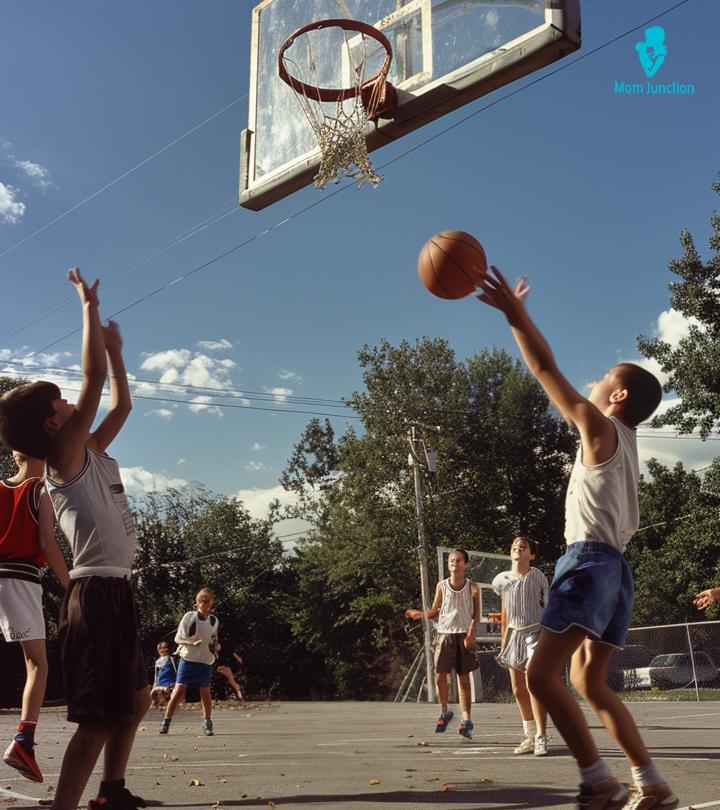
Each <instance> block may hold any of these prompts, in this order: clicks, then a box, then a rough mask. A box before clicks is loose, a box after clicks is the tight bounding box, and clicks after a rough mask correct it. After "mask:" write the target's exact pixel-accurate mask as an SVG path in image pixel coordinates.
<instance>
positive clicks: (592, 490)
mask: <svg viewBox="0 0 720 810" xmlns="http://www.w3.org/2000/svg"><path fill="white" fill-rule="evenodd" d="M610 421H611V422H612V423H613V425H615V430H616V431H617V437H618V444H617V449H616V450H615V453H614V454H613V456H612V458H609V459H608V460H607V461H603V463H602V464H595V465H593V466H591V467H588V466H586V465H585V464H583V463H582V445H581V446H580V447H579V448H578V453H577V457H576V459H575V464H574V466H573V469H572V473H571V474H570V483H569V484H568V489H567V496H566V498H565V540H567V543H568V545H570V544H571V543H577V542H580V541H582V540H595V541H597V542H599V543H607V544H608V545H609V546H613V548H616V549H617V550H618V551H620V552H621V553H622V552H624V551H625V547H626V546H627V544H628V541H629V540H630V538H631V537H632V536H633V534H634V533H635V532H636V531H637V528H638V525H639V522H640V509H639V506H638V494H637V488H638V478H639V477H640V467H639V464H638V451H637V437H636V435H635V430H634V429H633V428H630V427H628V426H627V425H624V424H623V423H622V422H621V421H620V420H619V419H616V418H615V417H614V416H611V417H610Z"/></svg>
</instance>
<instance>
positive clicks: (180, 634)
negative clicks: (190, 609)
mask: <svg viewBox="0 0 720 810" xmlns="http://www.w3.org/2000/svg"><path fill="white" fill-rule="evenodd" d="M193 615H194V614H193V613H186V614H185V615H184V616H183V617H182V619H180V624H179V625H178V629H177V633H175V643H176V644H184V645H185V646H187V647H197V646H198V645H199V644H202V639H201V638H200V637H199V636H198V635H197V634H195V635H194V636H191V635H190V623H191V622H192V620H193Z"/></svg>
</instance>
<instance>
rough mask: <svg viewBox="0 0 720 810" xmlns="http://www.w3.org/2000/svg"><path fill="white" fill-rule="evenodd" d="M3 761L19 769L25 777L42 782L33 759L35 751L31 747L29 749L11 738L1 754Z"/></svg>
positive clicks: (38, 769)
mask: <svg viewBox="0 0 720 810" xmlns="http://www.w3.org/2000/svg"><path fill="white" fill-rule="evenodd" d="M3 762H4V763H5V764H6V765H9V766H10V767H11V768H15V770H17V771H19V772H20V773H21V774H22V775H23V776H24V777H25V778H26V779H29V780H30V781H31V782H42V780H43V776H42V773H41V772H40V768H38V764H37V761H36V759H35V752H34V751H33V749H32V748H31V749H30V750H29V751H28V749H27V748H25V746H24V745H23V744H22V743H21V742H18V741H17V740H13V741H12V742H11V743H10V745H9V746H8V748H7V751H5V753H4V754H3Z"/></svg>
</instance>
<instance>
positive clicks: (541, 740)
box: [533, 734, 548, 757]
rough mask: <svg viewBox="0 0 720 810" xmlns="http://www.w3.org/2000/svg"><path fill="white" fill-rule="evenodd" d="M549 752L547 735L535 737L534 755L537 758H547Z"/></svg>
mask: <svg viewBox="0 0 720 810" xmlns="http://www.w3.org/2000/svg"><path fill="white" fill-rule="evenodd" d="M547 752H548V740H547V735H546V734H538V735H537V737H535V749H534V750H533V754H535V756H536V757H545V756H547Z"/></svg>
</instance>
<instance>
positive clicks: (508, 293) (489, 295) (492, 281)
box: [476, 264, 530, 315]
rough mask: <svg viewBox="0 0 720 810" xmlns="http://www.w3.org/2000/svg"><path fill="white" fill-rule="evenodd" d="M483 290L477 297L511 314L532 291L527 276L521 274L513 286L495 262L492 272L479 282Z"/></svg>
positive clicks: (491, 267)
mask: <svg viewBox="0 0 720 810" xmlns="http://www.w3.org/2000/svg"><path fill="white" fill-rule="evenodd" d="M478 286H479V287H480V289H481V290H482V292H481V293H480V294H479V295H477V296H476V297H477V298H478V299H479V300H480V301H482V302H483V303H485V304H488V305H489V306H491V307H495V308H496V309H499V310H500V311H501V312H504V313H505V314H506V315H509V314H510V313H511V312H513V311H514V310H515V309H517V307H519V306H522V305H523V301H524V299H525V297H526V296H527V294H528V293H529V292H530V285H529V284H528V283H527V276H520V278H518V280H517V281H516V282H515V286H514V287H511V286H510V285H509V284H508V282H507V280H506V279H505V276H503V274H502V273H501V272H500V270H499V269H498V268H497V267H496V266H495V265H494V264H493V265H491V266H490V272H488V274H487V275H486V276H485V277H484V278H483V279H482V281H481V282H480V283H479V284H478Z"/></svg>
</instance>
